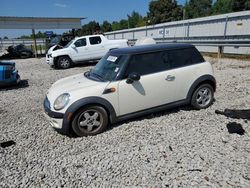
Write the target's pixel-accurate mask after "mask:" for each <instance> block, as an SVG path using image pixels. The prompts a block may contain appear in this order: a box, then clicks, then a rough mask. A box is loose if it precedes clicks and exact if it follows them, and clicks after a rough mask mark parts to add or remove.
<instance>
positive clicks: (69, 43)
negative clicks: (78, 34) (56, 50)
mask: <svg viewBox="0 0 250 188" xmlns="http://www.w3.org/2000/svg"><path fill="white" fill-rule="evenodd" d="M73 42H74V40H71V41H70V42H68V44H67V45H66V46H64V48H68V47H69V46H70V45H71V44H72V43H73Z"/></svg>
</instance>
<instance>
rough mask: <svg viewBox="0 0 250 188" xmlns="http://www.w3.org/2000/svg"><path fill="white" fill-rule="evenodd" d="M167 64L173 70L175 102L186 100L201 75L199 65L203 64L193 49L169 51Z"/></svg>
mask: <svg viewBox="0 0 250 188" xmlns="http://www.w3.org/2000/svg"><path fill="white" fill-rule="evenodd" d="M168 59H169V63H171V64H172V65H171V66H172V67H173V68H174V69H175V75H176V80H175V82H176V85H177V86H178V87H176V95H175V100H183V99H186V97H187V94H188V92H189V89H190V88H191V86H192V84H193V83H194V81H195V80H196V79H197V78H198V77H199V76H200V75H202V74H203V72H202V69H201V66H200V64H201V63H202V62H204V59H203V58H202V57H201V55H200V54H199V52H197V50H196V49H195V48H186V49H177V50H170V51H169V52H168Z"/></svg>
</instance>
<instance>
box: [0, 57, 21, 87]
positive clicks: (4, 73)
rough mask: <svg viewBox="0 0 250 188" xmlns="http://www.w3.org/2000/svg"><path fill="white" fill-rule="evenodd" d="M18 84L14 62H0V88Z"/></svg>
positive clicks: (18, 77)
mask: <svg viewBox="0 0 250 188" xmlns="http://www.w3.org/2000/svg"><path fill="white" fill-rule="evenodd" d="M19 82H20V76H19V74H18V71H17V70H16V68H15V63H14V62H0V87H1V86H10V85H15V84H18V83H19Z"/></svg>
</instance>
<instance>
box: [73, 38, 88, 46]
mask: <svg viewBox="0 0 250 188" xmlns="http://www.w3.org/2000/svg"><path fill="white" fill-rule="evenodd" d="M74 44H75V46H76V47H82V46H86V45H87V41H86V38H83V39H79V40H77V41H76V42H75V43H74Z"/></svg>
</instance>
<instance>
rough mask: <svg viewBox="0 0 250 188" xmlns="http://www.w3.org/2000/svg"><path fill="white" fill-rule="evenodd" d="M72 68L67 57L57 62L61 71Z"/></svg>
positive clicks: (60, 58)
mask: <svg viewBox="0 0 250 188" xmlns="http://www.w3.org/2000/svg"><path fill="white" fill-rule="evenodd" d="M70 66H71V59H70V58H69V57H67V56H62V57H59V58H58V60H57V67H58V68H60V69H68V68H70Z"/></svg>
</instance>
